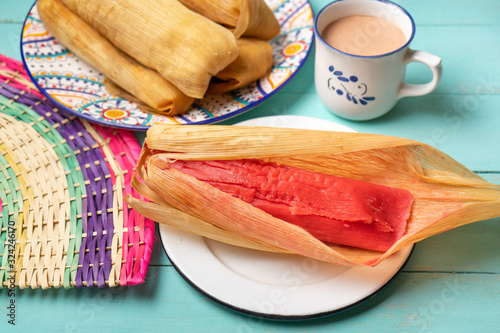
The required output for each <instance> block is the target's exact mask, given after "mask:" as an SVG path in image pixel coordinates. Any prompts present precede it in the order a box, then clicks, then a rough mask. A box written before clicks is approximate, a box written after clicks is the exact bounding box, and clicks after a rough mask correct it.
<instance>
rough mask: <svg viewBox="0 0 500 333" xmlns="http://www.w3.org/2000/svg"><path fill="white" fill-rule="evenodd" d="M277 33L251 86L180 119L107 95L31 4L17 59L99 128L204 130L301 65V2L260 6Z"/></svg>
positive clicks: (306, 33) (264, 94)
mask: <svg viewBox="0 0 500 333" xmlns="http://www.w3.org/2000/svg"><path fill="white" fill-rule="evenodd" d="M266 2H267V4H268V5H269V7H270V8H272V9H273V11H274V14H275V15H276V17H277V19H278V21H279V23H280V25H281V33H280V35H279V36H277V37H276V38H274V39H273V40H271V41H270V43H271V45H272V48H273V58H274V62H273V67H272V70H271V71H270V73H269V74H268V75H266V76H265V77H263V78H261V79H259V80H257V81H256V82H254V83H252V84H250V85H248V86H246V87H243V88H240V89H237V90H234V91H231V92H229V93H225V94H221V95H210V96H209V95H207V96H206V97H205V98H204V99H201V100H196V101H195V103H194V104H193V106H192V107H191V109H190V110H189V111H188V112H187V113H186V114H184V115H181V116H175V117H166V116H160V115H152V114H149V113H145V112H142V111H140V110H139V109H138V108H137V106H136V105H135V104H134V103H131V102H129V101H127V100H124V99H121V98H117V97H115V96H112V95H110V94H109V93H108V92H107V91H106V89H105V87H104V85H103V83H102V82H103V79H104V76H103V75H102V74H101V73H99V72H98V71H97V70H95V69H94V68H92V67H91V66H89V65H88V64H86V63H84V62H83V61H82V60H80V59H79V58H78V57H77V56H75V55H74V54H73V53H71V51H69V50H68V49H66V48H65V47H64V45H62V44H60V43H58V42H57V40H55V39H54V37H52V35H51V34H50V33H49V32H48V31H47V30H46V28H45V27H44V25H43V23H42V22H41V21H40V17H39V15H38V11H37V8H36V2H35V4H34V5H33V7H32V8H31V11H30V12H29V14H28V16H27V17H26V20H25V22H24V28H23V33H22V40H21V54H22V57H23V61H24V64H25V66H26V68H27V69H28V73H30V75H31V77H32V79H33V82H34V83H35V84H36V85H37V87H38V88H39V89H40V91H42V92H43V93H44V94H45V95H46V96H47V97H48V98H49V99H51V100H53V101H54V102H56V103H57V104H59V105H60V106H61V107H63V108H65V109H67V110H68V111H70V112H72V113H74V114H76V115H77V116H80V117H82V118H85V119H87V120H89V121H92V122H96V123H100V124H103V125H108V126H114V127H119V128H127V129H132V130H147V129H148V128H149V126H151V125H153V124H154V123H171V124H209V123H215V122H218V121H222V120H225V119H228V118H230V117H233V116H236V115H238V114H241V113H243V112H246V111H248V110H250V109H251V108H253V107H255V106H257V105H258V104H259V103H261V102H263V101H264V100H266V99H267V98H269V97H270V96H271V95H273V94H274V93H276V92H277V91H278V90H279V89H280V88H281V87H283V86H284V85H285V84H286V83H287V82H289V81H290V79H291V78H292V77H293V76H294V74H295V73H296V72H297V70H298V69H299V68H300V67H301V66H302V64H303V63H304V62H305V60H306V58H307V56H308V54H309V52H310V50H311V46H312V42H313V35H314V33H313V26H312V25H313V14H312V11H311V6H310V4H309V2H308V1H307V0H266Z"/></svg>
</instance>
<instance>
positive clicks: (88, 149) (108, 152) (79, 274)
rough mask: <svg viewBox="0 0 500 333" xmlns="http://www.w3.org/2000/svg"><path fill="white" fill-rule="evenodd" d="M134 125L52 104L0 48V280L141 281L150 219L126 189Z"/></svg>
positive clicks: (16, 283)
mask: <svg viewBox="0 0 500 333" xmlns="http://www.w3.org/2000/svg"><path fill="white" fill-rule="evenodd" d="M140 150H141V147H140V145H139V143H138V142H137V140H136V138H135V137H134V135H133V133H132V132H130V131H126V130H116V129H111V128H105V127H101V126H99V125H95V124H90V123H88V122H86V121H85V120H82V119H79V118H77V117H75V116H74V115H70V114H69V113H66V112H65V111H63V110H59V109H58V108H57V107H56V106H55V105H54V104H53V103H52V102H51V101H49V100H47V99H46V98H45V97H44V96H43V95H42V94H41V93H40V92H39V91H38V90H37V89H36V87H35V86H34V85H33V83H32V82H31V81H30V79H29V76H28V75H27V73H26V71H25V69H24V67H23V65H22V63H20V62H18V61H16V60H13V59H10V58H8V57H5V56H3V55H0V227H1V229H0V288H13V287H19V288H21V289H23V288H29V287H31V288H38V287H41V288H49V287H65V288H71V287H83V286H87V287H91V286H98V287H104V286H110V287H113V286H118V285H121V286H124V285H135V284H139V283H142V282H144V279H145V276H146V272H147V269H148V266H149V261H150V258H151V253H152V249H153V245H154V241H155V235H154V232H155V228H154V223H153V222H152V221H150V220H147V219H144V218H143V217H142V216H140V215H139V214H137V213H136V212H134V211H133V210H132V209H130V208H129V207H128V206H127V204H126V203H125V201H124V198H125V196H126V195H127V194H131V195H132V196H134V197H139V195H138V194H137V193H136V192H135V191H134V189H132V187H131V186H130V179H131V177H132V173H133V168H134V166H135V164H136V162H137V158H138V156H139V153H140Z"/></svg>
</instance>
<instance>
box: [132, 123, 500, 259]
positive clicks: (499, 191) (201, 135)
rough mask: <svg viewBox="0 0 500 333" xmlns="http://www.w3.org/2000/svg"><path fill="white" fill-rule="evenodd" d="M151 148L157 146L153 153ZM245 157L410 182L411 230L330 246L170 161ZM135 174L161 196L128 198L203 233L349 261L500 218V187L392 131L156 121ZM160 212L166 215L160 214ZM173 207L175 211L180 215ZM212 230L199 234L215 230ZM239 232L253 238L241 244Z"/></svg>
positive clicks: (137, 183) (139, 184) (145, 190)
mask: <svg viewBox="0 0 500 333" xmlns="http://www.w3.org/2000/svg"><path fill="white" fill-rule="evenodd" d="M152 150H154V152H155V154H151V152H152ZM159 151H161V152H162V153H158V152H159ZM242 158H257V159H262V160H266V161H271V162H275V163H278V164H285V165H290V166H293V167H298V168H302V169H305V170H309V171H313V172H321V173H326V174H333V175H336V176H342V177H348V178H352V179H358V180H363V181H369V182H372V183H377V184H381V185H385V186H391V187H396V188H404V189H407V190H409V191H410V192H411V193H412V194H413V196H414V203H413V205H412V209H411V214H410V218H409V220H408V225H407V230H406V233H405V235H404V236H403V237H402V238H401V239H400V240H399V241H397V242H396V243H395V244H394V245H393V246H392V247H391V248H390V249H389V250H388V251H386V252H383V253H382V252H376V251H370V250H364V249H358V248H352V247H347V246H340V245H335V244H326V243H323V242H321V241H319V240H317V239H316V238H314V237H313V236H311V235H310V234H309V233H308V232H306V231H305V230H304V229H302V228H300V227H297V226H294V225H292V224H289V223H287V222H285V221H282V220H279V219H276V218H274V217H272V216H270V215H268V214H266V213H265V212H263V211H261V210H260V209H257V208H255V207H253V206H251V205H250V204H248V203H245V202H243V201H241V200H239V199H236V198H234V197H232V196H231V195H229V194H226V193H223V192H221V191H219V190H217V189H215V188H214V187H212V186H210V185H208V184H207V183H205V182H202V181H198V180H197V179H195V178H194V177H190V176H188V175H185V174H182V173H180V172H178V171H177V170H174V169H167V168H166V163H167V162H168V161H169V160H175V159H182V160H189V159H194V160H218V159H221V160H225V159H242ZM136 172H137V177H138V178H136V179H135V180H134V182H133V186H134V187H135V188H137V189H138V191H140V192H141V194H142V195H144V196H145V197H146V198H148V199H149V200H151V201H152V202H144V201H140V200H132V199H131V198H129V204H130V205H131V206H132V207H133V208H134V209H136V210H137V211H139V212H140V213H142V214H144V215H145V216H147V217H151V218H152V219H155V218H156V219H157V221H158V222H160V223H166V224H170V225H174V226H175V227H177V228H180V229H185V230H188V231H190V232H194V233H198V232H197V229H196V228H197V224H198V225H199V226H201V225H205V224H206V225H207V226H208V225H211V226H210V228H211V232H210V233H214V232H215V233H217V230H219V229H220V230H221V232H220V234H219V235H218V237H217V239H218V240H220V241H226V242H228V243H231V244H235V243H237V244H235V245H240V246H246V247H251V248H255V247H256V246H258V247H261V249H262V250H272V251H278V252H287V253H296V254H300V255H302V256H306V257H310V258H314V259H318V260H322V261H327V262H332V263H337V264H344V265H365V266H375V265H377V264H378V263H380V262H381V261H382V260H384V259H386V258H388V257H389V256H391V254H393V253H395V252H396V251H398V250H400V249H402V248H404V247H406V246H409V245H411V244H414V243H415V242H418V241H420V240H422V239H424V238H427V237H430V236H432V235H435V234H438V233H441V232H443V231H446V230H450V229H452V228H455V227H458V226H461V225H464V224H468V223H472V222H475V221H480V220H484V219H488V218H493V217H498V216H500V186H497V185H493V184H491V183H489V182H487V181H485V180H484V179H482V178H481V177H479V176H478V175H476V174H474V173H473V172H472V171H470V170H468V169H467V168H466V167H464V166H463V165H461V164H459V163H458V162H457V161H455V160H454V159H452V158H451V157H449V156H447V155H446V154H444V153H443V152H441V151H439V150H437V149H435V148H433V147H431V146H428V145H425V144H423V143H420V142H416V141H412V140H408V139H403V138H398V137H391V136H383V135H374V134H362V133H345V132H328V131H315V130H302V129H285V128H268V127H240V126H217V125H212V126H196V127H192V126H175V125H155V126H153V127H152V128H150V129H149V130H148V133H147V138H146V141H145V146H144V147H143V151H142V154H141V157H140V160H139V162H138V165H137V169H136ZM152 207H154V209H153V208H152ZM176 210H178V211H181V212H179V213H178V214H181V215H182V216H183V219H185V220H189V221H191V222H192V223H193V224H192V225H191V226H190V227H189V228H188V227H184V226H185V221H180V220H179V219H178V217H175V214H172V212H174V211H176ZM159 211H160V212H162V213H158V212H159ZM161 214H165V216H167V217H163V218H162V219H160V215H161ZM167 214H172V215H171V216H172V218H171V219H170V218H169V217H168V216H169V215H167ZM178 214H177V215H178ZM190 216H191V217H190ZM181 220H182V219H181ZM193 221H194V222H193ZM200 229H201V228H200ZM210 233H203V232H200V233H199V234H202V235H204V236H207V237H211V235H210ZM227 233H229V235H230V236H229V237H228V236H227V235H228V234H227ZM233 236H234V237H236V236H237V237H239V238H241V237H243V238H246V239H247V241H246V242H241V243H240V242H239V241H237V240H235V239H236V238H232V237H233ZM212 238H215V237H212ZM255 244H257V245H255Z"/></svg>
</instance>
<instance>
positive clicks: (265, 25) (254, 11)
mask: <svg viewBox="0 0 500 333" xmlns="http://www.w3.org/2000/svg"><path fill="white" fill-rule="evenodd" d="M180 2H182V3H183V4H184V5H185V6H186V7H187V8H189V9H191V10H193V11H195V12H197V13H200V14H201V15H203V16H205V17H207V18H209V19H210V20H212V21H214V22H217V23H220V24H222V25H224V26H225V27H227V28H228V29H231V30H232V31H233V33H234V35H235V36H236V38H240V37H242V36H247V37H255V38H259V39H263V40H270V39H271V38H274V37H276V35H277V34H279V32H280V29H281V28H280V25H279V22H278V20H277V19H276V17H275V16H274V13H273V12H272V10H271V9H270V8H269V7H268V6H267V4H266V3H265V2H264V0H215V1H206V0H180Z"/></svg>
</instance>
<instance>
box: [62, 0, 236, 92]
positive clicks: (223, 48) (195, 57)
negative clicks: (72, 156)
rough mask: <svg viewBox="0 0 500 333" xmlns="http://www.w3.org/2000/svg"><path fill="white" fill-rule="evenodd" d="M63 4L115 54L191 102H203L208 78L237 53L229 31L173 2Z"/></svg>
mask: <svg viewBox="0 0 500 333" xmlns="http://www.w3.org/2000/svg"><path fill="white" fill-rule="evenodd" d="M62 1H63V2H64V3H65V4H66V5H67V6H68V7H69V8H70V9H71V10H72V11H73V12H75V13H76V14H77V15H78V16H79V17H80V18H82V19H83V20H84V21H85V22H87V23H88V24H90V26H92V27H93V28H94V29H95V30H96V31H98V32H99V33H100V34H102V35H103V36H104V37H106V38H107V39H109V41H110V42H111V43H112V44H113V45H115V46H116V47H117V48H118V49H120V50H122V51H123V52H125V53H127V54H128V55H129V56H131V57H132V58H134V59H135V60H137V61H138V62H139V63H141V64H143V65H144V66H146V67H149V68H152V69H154V70H156V71H158V72H159V73H160V74H161V75H162V76H163V77H164V78H165V79H167V80H168V81H169V82H170V83H172V84H174V85H175V86H176V87H177V88H179V89H180V90H181V91H182V92H183V93H184V94H186V95H187V96H190V97H194V98H203V96H204V94H205V91H206V89H207V87H208V84H209V82H210V78H211V77H212V75H214V74H216V73H218V72H219V71H221V70H222V69H224V68H225V67H227V65H229V64H230V63H231V62H232V61H233V60H234V59H235V58H236V56H237V54H238V47H237V44H236V39H235V37H234V35H233V34H232V33H231V32H230V31H229V30H228V29H226V28H224V27H222V26H221V25H219V24H217V23H215V22H213V21H211V20H209V19H207V18H206V17H204V16H202V15H200V14H197V13H195V12H193V11H191V10H189V9H187V8H186V7H185V6H183V5H182V4H181V3H180V2H178V1H177V0H162V1H155V0H141V1H133V0H86V1H80V0H62ZM207 37H208V38H207Z"/></svg>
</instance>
